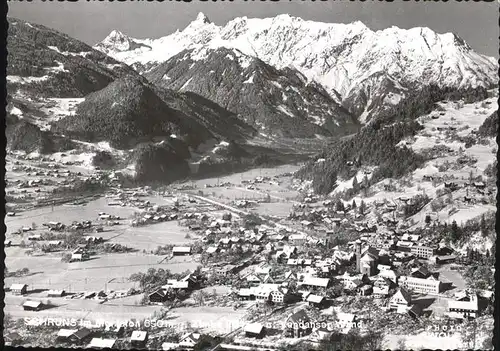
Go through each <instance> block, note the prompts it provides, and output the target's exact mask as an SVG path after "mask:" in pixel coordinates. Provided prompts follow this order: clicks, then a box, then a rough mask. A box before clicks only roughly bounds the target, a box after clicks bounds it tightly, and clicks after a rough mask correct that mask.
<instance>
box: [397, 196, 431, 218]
mask: <svg viewBox="0 0 500 351" xmlns="http://www.w3.org/2000/svg"><path fill="white" fill-rule="evenodd" d="M430 201H431V199H430V197H429V196H427V194H418V195H416V196H414V197H413V198H412V199H411V200H410V201H409V203H408V204H405V205H404V206H403V211H404V214H405V216H406V217H411V216H413V215H415V214H417V213H418V212H420V210H421V209H422V208H423V207H424V206H425V205H427V204H428V203H429V202H430Z"/></svg>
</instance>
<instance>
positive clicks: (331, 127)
mask: <svg viewBox="0 0 500 351" xmlns="http://www.w3.org/2000/svg"><path fill="white" fill-rule="evenodd" d="M197 54H198V52H197V51H196V50H189V51H183V52H181V53H180V54H178V55H176V56H174V57H173V58H171V59H170V60H168V61H167V62H165V63H163V64H161V65H159V66H158V67H156V68H154V69H153V70H151V71H150V72H148V73H146V74H145V77H146V78H148V79H149V80H150V81H151V82H153V83H154V84H156V85H158V86H160V87H164V88H168V89H172V90H175V91H190V92H194V93H196V94H199V95H201V96H203V97H205V98H207V99H209V100H212V101H214V102H216V103H217V104H219V105H221V106H224V108H226V109H228V110H229V111H231V112H234V113H236V114H238V115H239V116H240V118H241V119H242V120H243V121H245V122H246V123H249V124H251V125H253V126H254V127H256V128H258V129H260V130H261V132H262V133H264V134H265V135H279V136H285V137H302V138H311V137H315V136H316V135H327V136H331V135H341V134H345V133H352V132H354V131H355V130H357V124H356V123H355V122H356V121H355V119H354V118H353V117H352V116H351V115H350V114H349V112H348V111H346V110H345V109H344V108H343V107H341V106H340V105H339V104H337V103H336V102H335V101H334V100H333V99H332V98H331V97H330V96H329V94H328V93H327V92H326V91H325V90H324V89H323V88H322V87H321V86H320V85H319V84H316V83H314V82H307V79H306V78H305V77H304V76H303V75H302V74H301V73H300V72H298V71H297V70H295V69H291V68H284V69H281V70H278V69H276V68H274V67H272V66H270V65H267V64H266V63H264V62H262V61H261V60H259V59H256V58H254V57H252V56H248V55H245V54H242V53H241V52H240V51H238V50H235V49H226V48H219V49H214V50H211V51H210V52H207V56H206V57H198V56H197Z"/></svg>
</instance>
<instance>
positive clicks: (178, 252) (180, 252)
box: [172, 246, 191, 256]
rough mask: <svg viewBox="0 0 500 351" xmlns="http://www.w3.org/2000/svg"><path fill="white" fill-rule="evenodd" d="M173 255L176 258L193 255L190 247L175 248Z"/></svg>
mask: <svg viewBox="0 0 500 351" xmlns="http://www.w3.org/2000/svg"><path fill="white" fill-rule="evenodd" d="M172 255H174V256H185V255H191V247H190V246H175V247H174V248H172Z"/></svg>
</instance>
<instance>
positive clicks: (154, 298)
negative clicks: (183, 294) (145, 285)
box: [148, 289, 167, 303]
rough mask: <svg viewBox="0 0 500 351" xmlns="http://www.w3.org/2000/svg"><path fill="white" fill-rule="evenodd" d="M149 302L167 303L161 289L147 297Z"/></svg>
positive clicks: (165, 295)
mask: <svg viewBox="0 0 500 351" xmlns="http://www.w3.org/2000/svg"><path fill="white" fill-rule="evenodd" d="M148 298H149V302H154V303H162V302H165V301H167V294H166V293H165V291H164V290H163V289H158V290H156V291H154V292H152V293H151V294H149V295H148Z"/></svg>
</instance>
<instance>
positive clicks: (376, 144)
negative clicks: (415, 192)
mask: <svg viewBox="0 0 500 351" xmlns="http://www.w3.org/2000/svg"><path fill="white" fill-rule="evenodd" d="M421 128H422V126H421V125H420V124H418V123H417V122H415V121H407V122H398V123H395V124H393V125H390V126H385V127H383V126H381V125H379V124H377V123H373V124H369V125H367V126H365V127H364V128H362V129H361V131H360V132H359V133H358V134H356V136H355V137H352V138H346V139H340V140H337V141H335V142H333V143H332V144H331V145H330V147H329V150H325V151H323V152H322V153H320V155H318V157H319V158H324V159H325V162H321V163H315V162H314V161H310V162H309V163H308V164H306V165H305V166H304V167H303V168H302V169H300V170H299V171H298V172H297V173H296V176H297V177H299V178H301V179H304V180H305V179H308V180H312V181H313V188H314V190H315V191H317V192H318V193H320V194H327V193H329V192H331V191H332V190H333V189H334V187H335V185H336V181H337V178H338V177H341V178H343V179H349V178H351V177H353V176H354V175H355V174H356V173H357V168H358V167H359V166H361V165H372V166H377V169H376V170H375V171H374V172H373V175H372V179H371V182H377V181H379V180H381V179H384V178H399V177H401V176H402V175H404V174H406V173H407V172H409V171H412V170H414V169H416V168H418V167H419V166H420V165H422V164H423V162H424V161H425V159H424V157H422V156H420V155H418V154H416V153H414V152H413V151H412V150H411V149H409V148H407V147H397V146H396V144H397V143H398V142H399V141H400V140H402V139H403V138H405V137H407V136H412V135H415V134H416V133H417V131H418V130H420V129H421ZM351 162H352V163H353V166H350V167H349V166H347V165H348V164H350V163H351ZM356 182H358V180H357V179H356ZM365 183H366V184H365ZM369 185H370V183H369V182H368V180H367V179H366V181H363V182H362V184H359V183H358V184H353V186H356V188H358V186H359V189H366V188H367V187H369Z"/></svg>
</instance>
